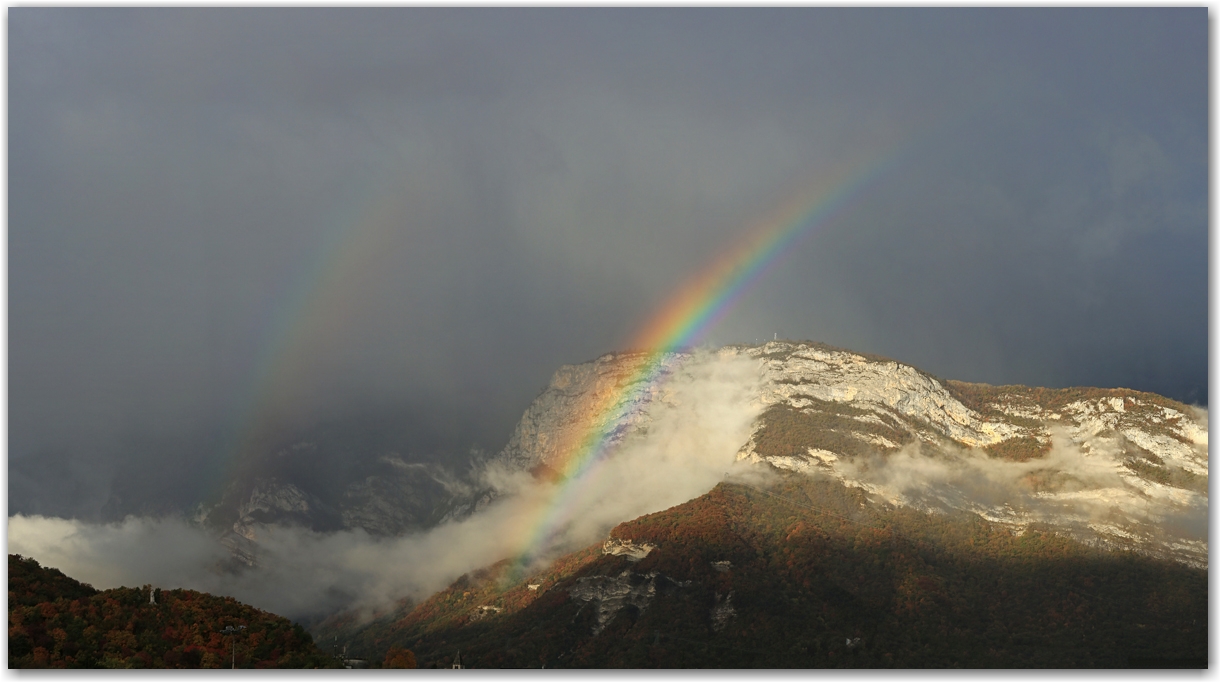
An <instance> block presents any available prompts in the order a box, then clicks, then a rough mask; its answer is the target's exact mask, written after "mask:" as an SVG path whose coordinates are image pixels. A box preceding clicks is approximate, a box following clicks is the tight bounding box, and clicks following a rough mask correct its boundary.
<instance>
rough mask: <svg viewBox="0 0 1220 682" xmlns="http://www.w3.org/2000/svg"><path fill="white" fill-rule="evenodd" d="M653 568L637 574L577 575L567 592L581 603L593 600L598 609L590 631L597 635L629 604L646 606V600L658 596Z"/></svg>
mask: <svg viewBox="0 0 1220 682" xmlns="http://www.w3.org/2000/svg"><path fill="white" fill-rule="evenodd" d="M658 575H660V574H659V573H657V572H656V571H653V572H651V573H648V574H645V575H640V574H638V573H632V572H631V571H630V570H626V571H623V572H622V573H620V574H619V575H617V576H613V577H611V576H594V577H591V578H580V579H578V580H577V581H576V584H575V585H573V586H572V588H571V589H570V590H569V591H568V594H570V595H572V598H573V599H579V600H581V601H584V602H594V604H595V608H596V609H597V623H596V624H595V625H594V626H593V634H594V635H597V634H600V633H601V631H602V630H605V629H606V625H607V624H608V623H609V622H610V620H611V619H612V618H614V616H615V614H617V613H618V612H619V611H620V610H622V608H623V607H624V606H626V605H628V604H631V605H632V606H634V607H636V608H637V609H640V610H641V611H642V610H644V609H646V608H648V604H649V602H651V601H652V598H653V597H655V596H656V595H657V576H658Z"/></svg>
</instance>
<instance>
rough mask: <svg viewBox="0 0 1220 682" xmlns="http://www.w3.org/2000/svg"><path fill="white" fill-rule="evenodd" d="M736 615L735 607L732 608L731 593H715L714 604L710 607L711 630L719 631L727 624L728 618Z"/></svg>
mask: <svg viewBox="0 0 1220 682" xmlns="http://www.w3.org/2000/svg"><path fill="white" fill-rule="evenodd" d="M736 616H737V609H735V608H733V593H732V591H730V592H729V593H728V594H725V595H722V594H720V593H719V592H717V593H716V605H715V606H713V607H712V613H711V617H712V630H714V631H716V632H720V631H721V630H723V629H724V626H726V625H728V624H729V620H730V619H732V618H735V617H736Z"/></svg>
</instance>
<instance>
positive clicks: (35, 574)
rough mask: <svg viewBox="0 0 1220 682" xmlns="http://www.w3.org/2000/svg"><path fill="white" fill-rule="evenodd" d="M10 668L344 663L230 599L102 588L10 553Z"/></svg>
mask: <svg viewBox="0 0 1220 682" xmlns="http://www.w3.org/2000/svg"><path fill="white" fill-rule="evenodd" d="M8 563H9V640H8V641H9V667H10V668H223V667H228V666H229V665H231V664H232V663H231V661H232V660H233V659H232V656H233V649H232V645H233V642H232V641H231V640H230V638H229V637H228V636H226V635H224V634H222V633H221V630H222V629H223V628H225V627H226V626H233V627H237V626H241V625H244V626H245V629H244V630H242V631H241V634H240V635H237V636H236V639H237V643H236V665H237V667H242V668H333V667H342V665H340V664H339V663H338V662H337V661H335V660H334V659H333V658H331V657H329V656H325V655H323V654H322V653H321V652H320V651H318V649H317V647H315V646H314V644H313V640H312V638H311V637H310V636H309V635H308V634H307V633H306V632H305V631H304V630H303V629H302V628H301V626H299V625H294V624H293V623H291V622H290V621H288V620H287V619H286V618H281V617H280V616H276V615H274V614H271V613H267V612H265V611H260V610H258V609H256V608H253V607H251V606H246V605H245V604H241V603H240V602H238V601H236V600H235V599H233V598H231V597H215V596H212V595H210V594H206V593H203V592H195V591H193V590H156V591H155V596H156V601H157V603H156V604H150V603H149V591H150V590H151V589H152V588H151V587H149V586H145V587H143V588H130V587H119V588H116V589H113V590H104V591H98V590H95V589H93V588H92V587H91V586H89V585H84V584H81V583H79V582H77V581H75V580H72V579H71V578H69V577H67V576H65V575H64V574H63V573H62V572H60V571H59V570H57V569H53V568H43V567H42V566H40V565H39V564H38V562H37V561H35V560H33V559H27V558H24V557H21V556H18V555H15V554H10V555H9V561H8Z"/></svg>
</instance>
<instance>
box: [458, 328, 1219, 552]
mask: <svg viewBox="0 0 1220 682" xmlns="http://www.w3.org/2000/svg"><path fill="white" fill-rule="evenodd" d="M648 358H649V355H648V354H646V353H619V354H608V355H604V356H602V357H600V358H598V359H597V360H595V361H593V362H589V363H585V364H582V365H576V366H565V367H562V368H560V369H559V370H558V371H557V372H556V373H555V376H554V377H553V378H552V380H551V383H550V385H549V386H548V387H547V389H546V390H545V391H544V392H543V393H542V395H540V396H539V397H538V398H537V399H536V400H535V401H534V403H533V404H532V405H531V406H530V407H529V409H527V410H526V412H525V414H524V416H523V417H522V419H521V422H520V424H519V425H518V426H517V429H516V431H515V432H514V433H513V435H512V437H511V439H510V441H509V443H508V445H507V446H506V447H505V448H504V450H503V451H501V452H500V453H499V454H498V455H497V456H496V457H494V458H492V459H491V463H493V464H495V465H498V466H502V467H505V468H508V469H516V470H530V471H541V470H546V469H551V468H553V467H555V466H557V460H558V458H559V457H560V453H559V452H558V448H559V444H560V443H563V442H565V440H566V439H567V438H569V437H570V435H571V433H572V432H573V430H575V429H580V428H583V427H584V426H585V425H586V424H588V423H589V422H590V421H591V420H592V421H595V420H597V419H598V417H600V416H601V415H599V414H594V413H593V412H594V406H597V405H599V404H601V402H602V398H603V397H604V395H605V394H606V393H608V392H618V393H623V394H625V395H630V396H632V398H631V399H632V400H634V401H635V405H634V406H633V409H632V410H629V411H626V412H625V413H624V414H623V416H621V417H620V418H619V419H618V420H616V421H614V422H613V423H609V422H605V421H603V422H600V423H597V425H596V428H598V429H600V430H601V432H602V433H605V434H608V438H609V440H611V441H612V442H624V441H629V440H632V439H633V438H634V439H637V440H638V439H646V438H648V428H649V425H650V424H651V423H652V422H653V418H654V416H655V415H656V414H657V413H659V412H661V411H664V410H666V409H675V407H677V408H678V409H680V406H675V405H673V404H672V402H673V401H672V400H671V399H670V397H668V392H667V389H666V386H665V381H661V382H656V383H657V385H654V386H648V387H644V386H643V385H642V382H643V381H644V380H643V379H642V378H641V376H640V372H639V367H640V366H641V364H642V363H644V362H647V361H648ZM743 360H744V361H748V362H752V363H755V364H756V366H757V381H755V382H753V383H752V385H751V386H750V387H749V388H750V390H749V393H748V395H747V396H746V399H745V400H744V401H743V402H745V403H748V404H746V405H743V408H742V409H754V410H756V412H757V418H756V420H755V422H754V426H753V427H752V431H751V434H750V436H749V438H748V440H746V441H745V442H743V443H742V444H741V447H740V449H739V450H738V453H737V459H738V460H745V461H750V462H754V463H758V464H766V465H769V466H770V467H773V468H776V469H781V470H786V471H794V472H802V473H812V472H822V473H825V474H827V475H829V476H831V477H832V478H835V479H837V480H840V481H843V482H844V484H846V485H848V486H853V487H859V488H861V489H863V490H865V491H867V492H869V493H870V494H871V496H872V498H873V499H875V500H878V501H881V502H884V503H885V504H890V505H905V506H912V507H914V508H916V509H924V510H942V511H943V510H966V511H970V512H973V513H976V514H979V515H981V516H983V517H984V518H987V519H989V520H992V521H994V522H997V523H1001V524H1004V525H1006V526H1008V527H1010V528H1011V529H1013V530H1015V531H1020V530H1021V529H1023V528H1026V527H1028V526H1030V525H1031V524H1044V525H1049V526H1051V527H1054V528H1056V529H1057V530H1058V531H1060V532H1064V533H1067V534H1069V535H1072V536H1073V537H1076V538H1078V539H1081V540H1083V541H1087V542H1100V543H1103V544H1105V545H1106V546H1110V547H1127V548H1132V549H1137V550H1140V551H1143V552H1146V553H1149V554H1153V555H1157V556H1165V557H1169V558H1173V559H1175V560H1178V561H1183V562H1186V563H1189V564H1191V565H1194V566H1201V567H1205V566H1206V565H1207V541H1206V535H1207V533H1206V531H1207V528H1206V516H1207V463H1208V457H1207V422H1206V415H1205V414H1204V413H1203V412H1202V411H1201V410H1196V409H1193V408H1191V407H1189V406H1187V405H1183V404H1181V403H1178V402H1176V401H1173V400H1170V399H1168V398H1164V397H1162V396H1159V395H1155V394H1151V393H1144V392H1140V391H1134V390H1129V389H1104V388H1066V389H1047V388H1029V387H1025V386H989V385H986V384H971V383H965V382H960V381H952V380H942V379H939V378H937V377H935V376H933V375H931V374H928V373H926V372H923V371H920V370H918V369H916V368H914V367H911V366H910V365H906V364H903V363H900V362H897V361H894V360H890V359H887V358H883V357H878V356H872V355H866V354H860V353H854V352H851V351H847V350H843V349H838V348H833V347H830V346H826V345H824V344H819V343H813V342H786V341H776V342H772V343H767V344H765V345H762V346H729V347H725V348H721V349H718V350H716V351H713V352H703V353H670V354H668V355H667V356H666V358H665V360H664V362H663V364H664V365H665V366H666V367H667V372H669V373H670V374H673V373H677V375H680V374H681V373H683V372H686V373H691V372H694V371H696V369H697V368H698V367H699V366H707V365H715V364H718V363H727V362H741V361H743ZM680 380H681V379H680V377H679V379H677V381H680ZM632 382H636V383H637V384H638V385H634V386H633V385H632ZM472 491H473V492H472V493H471V495H470V497H468V498H467V499H466V500H463V501H461V502H459V503H456V504H455V505H454V507H455V509H456V510H457V511H456V512H451V516H460V515H461V514H463V513H464V514H469V513H472V512H473V511H475V510H477V509H480V508H483V507H485V506H486V505H487V503H488V502H489V501H490V500H492V499H495V498H496V496H497V495H498V494H499V491H498V490H496V489H495V488H494V487H485V488H483V489H472Z"/></svg>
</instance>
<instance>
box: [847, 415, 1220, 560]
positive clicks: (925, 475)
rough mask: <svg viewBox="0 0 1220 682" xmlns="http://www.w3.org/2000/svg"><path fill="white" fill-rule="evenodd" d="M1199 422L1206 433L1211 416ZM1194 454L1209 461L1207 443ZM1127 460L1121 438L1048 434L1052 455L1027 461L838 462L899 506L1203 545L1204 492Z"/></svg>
mask: <svg viewBox="0 0 1220 682" xmlns="http://www.w3.org/2000/svg"><path fill="white" fill-rule="evenodd" d="M1199 418H1200V420H1201V421H1202V425H1203V428H1204V429H1206V419H1207V415H1206V412H1203V411H1201V412H1200V414H1199ZM1195 447H1196V448H1197V449H1200V450H1201V451H1202V453H1203V454H1204V456H1206V444H1201V445H1199V444H1197V445H1196V446H1195ZM1128 457H1129V454H1128V453H1127V452H1126V451H1125V448H1124V443H1123V440H1122V438H1121V437H1103V436H1092V437H1089V438H1086V439H1085V440H1084V441H1083V442H1080V443H1077V442H1075V441H1073V440H1072V438H1070V437H1069V435H1068V433H1067V431H1066V430H1063V429H1052V430H1051V449H1050V451H1049V452H1048V453H1047V454H1046V455H1045V456H1044V457H1041V458H1037V459H1032V460H1029V461H1025V462H1014V461H1008V460H1001V459H997V458H995V457H991V456H990V455H988V454H987V453H985V452H982V451H980V450H974V449H966V448H962V449H952V448H946V449H935V450H933V449H931V448H928V447H925V446H921V445H920V444H919V443H914V444H911V445H908V446H906V447H904V448H903V449H902V450H900V451H898V452H897V453H894V454H890V455H886V456H882V455H877V456H874V457H869V458H860V459H857V460H852V461H845V462H842V463H841V464H840V465H839V467H838V469H839V472H840V473H841V474H842V475H843V476H844V477H845V478H846V479H850V480H856V481H859V482H860V483H863V484H865V486H866V487H868V488H869V489H870V490H872V491H873V492H876V493H878V494H880V495H882V496H883V497H886V498H888V499H889V500H891V501H892V502H895V503H901V504H915V505H917V506H920V507H925V508H957V509H970V510H973V511H977V512H979V513H982V514H983V515H984V516H988V517H990V518H996V517H1000V518H1002V519H1003V520H1008V521H1024V522H1030V521H1042V522H1048V523H1053V524H1054V525H1056V526H1059V527H1064V526H1070V527H1075V528H1076V529H1078V530H1081V531H1086V532H1088V531H1089V529H1092V530H1093V531H1099V530H1103V529H1104V528H1105V527H1109V528H1111V529H1114V528H1122V529H1125V530H1128V531H1137V532H1138V533H1139V534H1141V535H1144V536H1146V537H1145V539H1146V540H1149V541H1151V542H1172V541H1174V540H1180V541H1188V542H1200V541H1202V542H1204V543H1205V542H1206V540H1207V509H1208V501H1207V494H1206V492H1195V491H1191V490H1185V489H1182V488H1176V487H1165V486H1153V485H1151V484H1148V483H1147V482H1146V481H1143V480H1142V479H1138V478H1136V477H1135V475H1134V473H1133V472H1132V471H1131V470H1130V469H1128V468H1127V467H1125V466H1124V464H1123V462H1124V460H1126V459H1127V458H1128ZM1203 550H1204V552H1205V551H1206V545H1204V546H1203ZM1204 559H1206V556H1205V555H1204Z"/></svg>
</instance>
